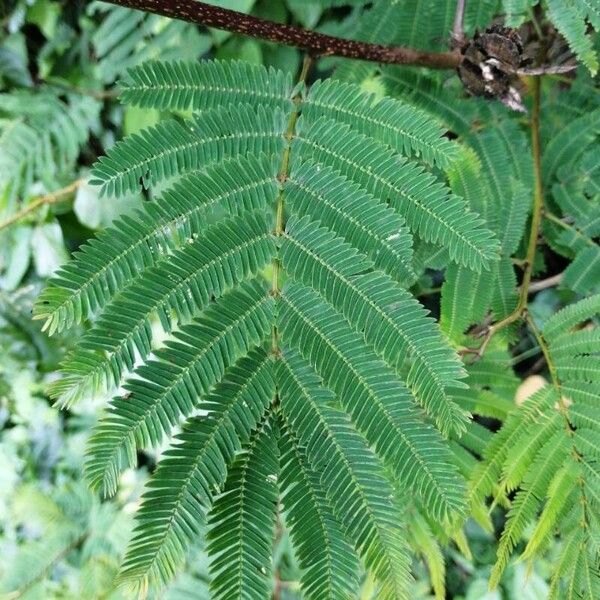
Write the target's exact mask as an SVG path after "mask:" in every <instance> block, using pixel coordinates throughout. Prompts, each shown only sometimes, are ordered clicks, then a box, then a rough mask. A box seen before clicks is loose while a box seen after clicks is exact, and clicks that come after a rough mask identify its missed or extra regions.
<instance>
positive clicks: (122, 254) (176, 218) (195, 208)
mask: <svg viewBox="0 0 600 600" xmlns="http://www.w3.org/2000/svg"><path fill="white" fill-rule="evenodd" d="M234 166H235V174H234ZM276 176H277V165H276V164H275V162H274V161H273V160H272V159H269V158H267V157H258V158H252V157H248V158H236V159H232V160H230V161H229V160H226V161H223V162H221V163H219V164H218V165H215V166H213V167H209V168H207V169H206V171H205V172H201V173H193V174H191V175H188V176H186V177H184V178H182V180H181V181H179V182H178V183H176V184H175V185H174V186H173V188H171V189H169V190H167V191H166V192H165V193H164V194H162V195H161V196H160V197H159V198H158V199H157V200H156V201H154V202H151V203H148V204H147V205H146V206H145V210H144V211H143V212H142V211H139V212H138V213H137V214H136V215H135V216H133V217H124V218H123V219H121V220H119V221H117V222H116V223H115V224H114V225H113V226H111V227H110V228H108V229H106V230H104V231H102V232H100V233H99V234H98V236H97V237H96V238H94V239H93V240H91V241H90V242H89V244H86V245H84V246H83V247H82V248H81V249H80V250H79V251H78V252H76V253H75V255H74V260H73V261H72V262H70V263H68V264H67V265H65V266H64V267H62V268H61V269H60V270H59V271H58V273H57V274H56V275H55V276H54V277H53V278H52V279H51V280H50V283H49V285H48V287H46V288H45V290H44V291H43V292H42V294H40V296H39V298H38V299H37V302H36V304H35V306H34V318H36V319H44V320H45V324H44V327H45V329H47V330H48V332H49V334H50V335H52V334H53V333H55V332H59V331H61V330H63V329H66V328H69V327H71V326H72V325H74V324H76V323H81V322H82V321H83V319H85V318H90V317H92V316H93V315H94V314H95V313H97V312H98V311H99V310H101V309H103V308H104V307H105V306H106V304H107V303H108V302H109V301H110V299H111V298H112V297H113V296H114V295H115V294H116V293H117V292H118V291H120V290H121V289H123V288H124V287H126V286H127V284H129V283H130V282H131V280H132V278H135V277H136V276H137V275H138V274H139V273H141V272H143V271H144V270H145V269H147V268H148V267H150V266H152V265H154V264H155V263H156V262H157V261H159V260H160V259H161V258H164V255H165V254H166V253H168V252H169V251H172V250H174V249H175V248H178V247H181V246H182V245H185V244H187V243H189V241H190V240H192V239H193V238H194V236H197V235H198V232H199V231H202V229H203V228H205V227H206V226H207V225H208V222H209V219H210V217H211V216H212V215H214V214H215V213H216V214H219V213H221V212H225V213H226V214H231V215H233V216H235V215H239V214H241V213H242V212H243V211H245V210H258V209H265V210H266V209H267V208H268V207H269V206H270V204H271V203H272V202H273V201H274V199H275V198H276V196H277V184H276Z"/></svg>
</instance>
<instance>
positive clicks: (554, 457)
mask: <svg viewBox="0 0 600 600" xmlns="http://www.w3.org/2000/svg"><path fill="white" fill-rule="evenodd" d="M569 446H570V443H569V440H568V438H567V437H566V436H565V435H564V433H563V432H562V431H559V432H558V433H555V434H554V436H552V437H551V438H550V439H549V440H548V441H547V442H546V443H545V444H544V446H543V447H542V448H540V451H539V453H538V454H537V456H536V458H535V460H534V461H533V462H532V463H531V464H530V467H529V471H528V472H527V475H526V476H525V478H524V480H523V485H522V488H521V489H520V490H519V491H518V492H517V494H516V496H515V500H514V502H513V505H512V507H511V509H510V511H509V512H508V519H507V522H506V525H505V527H504V530H503V532H502V537H501V538H500V544H499V546H498V553H497V561H496V565H495V566H494V568H493V569H492V573H491V576H490V585H491V586H494V587H495V586H496V585H498V582H499V579H500V575H501V573H502V571H503V570H504V568H505V566H506V564H507V562H508V558H509V556H510V553H511V552H512V550H513V548H514V546H515V544H516V543H517V542H518V541H519V540H520V538H521V535H522V534H523V532H524V530H525V527H526V526H527V525H528V524H529V523H530V522H531V521H532V520H533V519H534V517H535V516H536V512H537V511H538V509H539V506H540V503H541V501H542V499H543V498H544V496H545V495H546V493H547V490H548V487H549V486H550V483H551V481H552V477H553V476H554V474H555V473H556V471H557V470H558V469H559V468H560V467H561V466H562V464H563V463H564V461H565V459H566V457H568V456H569Z"/></svg>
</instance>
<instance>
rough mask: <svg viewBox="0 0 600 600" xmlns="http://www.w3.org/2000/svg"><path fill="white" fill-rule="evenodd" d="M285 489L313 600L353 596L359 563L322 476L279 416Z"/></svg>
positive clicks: (306, 588) (286, 506) (306, 586)
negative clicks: (328, 497)
mask: <svg viewBox="0 0 600 600" xmlns="http://www.w3.org/2000/svg"><path fill="white" fill-rule="evenodd" d="M281 422H282V423H281V427H280V429H281V438H280V447H281V488H282V489H283V490H285V494H284V496H283V499H282V500H283V506H284V509H285V514H286V524H287V525H288V527H289V528H290V535H291V538H292V541H293V543H294V547H295V548H296V550H297V556H298V561H299V563H300V567H301V569H302V574H301V583H302V591H303V593H304V595H305V596H306V598H308V599H309V600H313V599H314V600H320V599H321V598H331V599H333V598H350V597H351V596H352V594H353V593H354V592H355V591H356V590H357V589H358V585H359V584H358V573H359V565H358V561H357V560H356V557H355V553H354V549H353V548H352V546H351V545H350V544H349V543H348V542H347V540H346V536H345V534H344V532H343V530H342V526H341V525H340V523H339V522H338V521H337V519H336V518H335V516H334V515H333V512H332V510H331V507H330V503H329V500H328V499H327V496H326V494H325V490H324V488H323V486H322V484H321V481H320V478H319V474H318V472H317V471H315V470H313V469H312V467H311V465H310V462H309V461H308V457H307V456H306V451H305V449H304V448H303V447H302V446H301V444H300V441H299V439H298V438H297V437H296V436H295V435H294V433H293V432H292V430H291V429H290V428H289V427H288V426H287V424H286V423H285V421H284V419H283V417H282V418H281Z"/></svg>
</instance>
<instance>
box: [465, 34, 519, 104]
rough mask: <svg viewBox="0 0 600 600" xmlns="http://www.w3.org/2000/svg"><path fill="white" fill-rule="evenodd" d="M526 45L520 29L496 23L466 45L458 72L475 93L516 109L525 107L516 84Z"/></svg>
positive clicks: (476, 35)
mask: <svg viewBox="0 0 600 600" xmlns="http://www.w3.org/2000/svg"><path fill="white" fill-rule="evenodd" d="M522 57H523V44H522V42H521V38H520V36H519V34H518V33H517V31H516V30H514V29H510V28H508V27H502V26H500V25H493V26H492V27H489V28H488V29H486V30H485V31H484V32H483V33H476V34H475V36H474V38H473V39H472V40H471V41H470V42H469V43H468V44H466V45H465V46H464V47H463V50H462V61H461V63H460V65H459V67H458V75H459V77H460V79H461V81H462V82H463V85H464V86H465V88H466V89H467V91H469V92H470V93H471V94H473V95H475V96H485V97H486V98H496V99H498V100H500V101H501V102H503V103H504V104H506V105H507V106H509V107H510V108H513V109H514V110H525V109H524V107H523V105H522V104H521V98H520V95H519V92H518V91H517V89H516V87H515V86H514V85H513V84H514V82H515V79H516V71H517V69H518V68H519V66H520V65H521V62H522Z"/></svg>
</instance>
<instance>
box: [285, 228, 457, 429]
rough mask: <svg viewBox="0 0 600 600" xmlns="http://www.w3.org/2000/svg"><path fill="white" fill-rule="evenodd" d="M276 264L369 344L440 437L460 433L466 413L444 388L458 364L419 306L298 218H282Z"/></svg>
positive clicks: (453, 379)
mask: <svg viewBox="0 0 600 600" xmlns="http://www.w3.org/2000/svg"><path fill="white" fill-rule="evenodd" d="M282 260H283V264H284V266H285V267H286V268H287V269H288V271H289V272H290V274H291V275H292V276H293V277H294V278H295V279H297V280H299V281H302V282H303V283H304V284H306V285H308V286H310V287H312V288H314V289H316V290H318V291H319V292H320V293H321V294H322V295H323V297H324V298H326V299H327V300H328V301H329V302H330V303H331V304H332V305H333V306H334V307H335V308H336V309H337V310H339V311H340V312H341V313H342V314H343V315H344V316H345V317H346V319H347V320H348V321H349V323H350V324H351V325H352V326H353V327H354V329H355V330H356V331H357V333H361V334H362V335H363V336H364V338H365V340H366V342H367V343H368V344H369V345H372V346H373V348H374V350H375V352H377V354H379V355H380V356H381V357H382V358H383V359H384V360H385V361H386V362H387V364H388V365H390V366H391V367H392V368H394V369H396V371H397V372H398V375H399V376H401V377H404V378H405V379H406V383H407V385H408V387H409V388H410V389H411V390H412V392H413V394H414V396H415V398H416V399H417V401H418V402H419V403H420V404H421V405H422V406H423V407H424V408H425V410H426V411H427V412H428V413H429V414H430V415H431V416H432V417H433V418H435V419H436V422H437V424H438V427H439V428H440V429H441V430H442V431H444V432H448V431H452V430H457V431H460V430H462V429H463V428H464V425H465V422H466V418H467V416H466V414H465V413H464V411H462V410H460V408H459V407H458V406H457V405H456V404H454V402H453V401H452V399H451V397H450V395H449V394H448V388H452V387H460V385H461V384H460V377H462V375H463V372H462V369H461V367H460V364H459V363H458V361H457V360H456V358H455V357H454V355H453V353H452V351H451V350H450V349H449V348H446V349H444V342H443V341H442V339H441V336H440V335H439V333H438V332H437V331H436V329H435V326H434V324H433V322H432V321H431V320H430V319H428V318H427V316H426V313H425V311H424V310H423V309H422V307H421V306H419V304H418V303H417V302H416V301H415V300H414V299H413V298H412V297H411V296H410V295H409V294H407V293H406V292H405V291H404V290H402V288H400V287H399V286H397V285H395V284H394V282H392V281H390V279H389V278H388V277H386V276H385V275H383V274H382V273H378V272H372V273H365V271H368V270H369V269H370V266H371V264H370V262H369V261H368V260H365V257H364V256H362V255H360V254H359V253H357V252H356V251H355V250H353V249H352V248H350V247H349V246H348V245H346V244H345V243H344V242H342V241H341V240H340V239H339V238H336V237H335V235H334V234H333V233H331V232H329V231H327V230H325V229H322V228H318V227H316V226H315V225H314V224H313V223H311V222H310V221H309V220H307V219H306V218H305V219H304V220H301V221H297V220H292V219H290V222H289V225H288V227H287V230H286V232H285V234H284V243H283V245H282Z"/></svg>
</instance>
